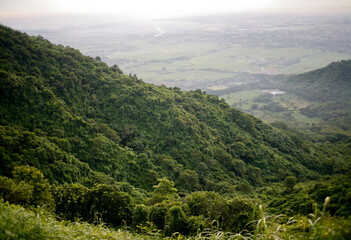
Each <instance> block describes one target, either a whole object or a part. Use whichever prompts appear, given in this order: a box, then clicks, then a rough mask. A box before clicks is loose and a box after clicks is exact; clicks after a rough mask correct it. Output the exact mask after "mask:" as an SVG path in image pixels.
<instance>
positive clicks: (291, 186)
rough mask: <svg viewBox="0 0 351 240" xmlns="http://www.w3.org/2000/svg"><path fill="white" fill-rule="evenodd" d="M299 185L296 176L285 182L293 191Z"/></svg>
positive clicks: (288, 177) (289, 177)
mask: <svg viewBox="0 0 351 240" xmlns="http://www.w3.org/2000/svg"><path fill="white" fill-rule="evenodd" d="M296 183H297V179H296V177H295V176H287V177H286V178H285V180H284V185H285V187H287V188H289V189H290V191H292V190H293V189H294V187H295V185H296Z"/></svg>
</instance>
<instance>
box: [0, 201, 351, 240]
mask: <svg viewBox="0 0 351 240" xmlns="http://www.w3.org/2000/svg"><path fill="white" fill-rule="evenodd" d="M328 203H329V198H327V199H326V201H325V203H324V206H323V208H322V210H319V209H318V208H317V206H316V205H315V207H314V213H311V214H309V216H294V217H287V216H286V215H278V216H276V215H266V214H265V213H264V212H263V210H262V206H260V210H261V211H262V214H263V215H262V216H263V217H262V218H261V219H259V220H258V221H255V222H254V224H255V226H256V228H255V230H254V231H253V232H248V231H246V230H244V231H242V232H240V233H230V232H223V231H221V230H220V229H219V228H218V227H213V228H210V229H205V230H204V231H202V232H201V233H198V234H197V235H196V236H193V237H185V236H182V235H180V234H178V233H174V234H173V235H172V236H170V237H163V236H162V234H161V231H155V229H152V225H150V226H149V227H144V228H143V229H140V230H143V231H142V234H134V233H131V232H130V231H127V230H114V229H112V228H108V227H106V226H105V225H104V224H102V223H98V224H88V223H80V222H68V221H58V220H56V219H55V218H54V217H52V216H50V214H48V213H47V212H45V211H44V210H42V209H36V210H35V212H33V211H29V210H26V209H24V208H22V207H20V206H16V205H11V204H8V203H4V202H3V201H1V202H0V239H3V240H10V239H28V240H31V239H33V240H34V239H35V240H41V239H122V240H124V239H188V240H190V239H194V240H200V239H218V240H227V239H228V240H229V239H230V240H254V239H255V240H258V239H328V240H329V239H330V240H334V239H335V240H346V239H351V230H350V229H351V220H350V219H344V218H336V217H330V216H328V214H327V212H326V208H327V205H328ZM214 225H215V224H214Z"/></svg>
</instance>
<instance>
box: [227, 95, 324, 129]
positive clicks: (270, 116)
mask: <svg viewBox="0 0 351 240" xmlns="http://www.w3.org/2000/svg"><path fill="white" fill-rule="evenodd" d="M263 95H266V96H270V99H271V100H272V101H271V102H268V103H263V102H257V101H255V98H256V97H259V96H263ZM220 97H221V98H223V99H224V100H225V101H226V102H227V103H228V104H230V105H231V106H234V107H236V108H238V109H240V110H242V111H245V112H247V113H250V114H252V115H254V116H256V117H258V118H260V119H262V120H263V121H265V122H268V123H271V122H275V121H284V122H287V123H289V125H290V126H294V127H296V128H300V129H301V128H304V127H309V126H310V125H311V124H313V123H315V124H317V123H320V122H321V121H322V119H320V118H309V117H307V116H305V115H303V114H302V113H301V112H300V109H302V108H305V107H307V106H308V105H310V104H311V102H309V101H307V100H304V99H302V98H299V97H297V96H295V95H293V94H290V93H286V94H281V95H275V96H273V95H269V94H268V93H264V92H262V91H261V90H260V89H252V90H243V91H238V92H233V93H230V94H224V95H221V96H220ZM254 105H256V106H254ZM270 105H277V106H280V107H281V110H279V111H272V110H267V109H265V107H267V106H270Z"/></svg>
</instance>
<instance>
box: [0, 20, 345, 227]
mask: <svg viewBox="0 0 351 240" xmlns="http://www.w3.org/2000/svg"><path fill="white" fill-rule="evenodd" d="M0 96H1V99H0V125H1V126H0V132H1V134H0V160H1V164H0V166H1V168H0V173H1V175H2V176H3V177H1V179H0V180H1V181H2V183H3V187H2V193H1V196H2V197H4V198H5V199H6V198H7V199H12V200H13V199H15V200H14V201H15V202H17V203H25V204H29V205H33V206H35V205H36V204H37V203H38V202H40V201H39V200H38V199H29V198H28V199H27V198H26V197H25V194H23V196H22V195H20V196H19V197H18V198H15V197H14V196H15V195H16V194H15V193H14V192H11V191H12V190H13V188H11V187H6V186H17V187H16V189H17V190H16V191H19V192H21V191H22V193H23V191H24V192H26V191H27V192H31V193H32V192H33V191H34V192H33V194H34V193H35V191H40V188H39V187H38V188H36V186H35V185H34V187H33V186H27V185H26V184H27V183H28V181H27V182H26V179H27V178H26V177H23V176H32V177H33V176H37V177H36V178H35V179H41V180H40V181H42V183H43V184H44V185H45V186H48V185H49V184H50V185H51V186H52V188H51V190H50V191H51V193H50V194H52V198H51V197H49V196H47V197H45V196H46V195H43V199H46V200H45V201H44V202H46V203H50V204H51V205H52V206H53V208H55V207H54V206H56V211H57V213H58V214H61V215H62V216H65V218H68V219H71V220H74V218H75V217H82V218H83V219H87V220H89V221H93V220H94V216H92V215H91V214H92V213H91V212H89V210H90V209H91V207H92V206H95V207H96V208H98V207H99V208H100V209H102V210H99V211H100V212H101V214H102V213H103V212H104V211H106V212H105V214H103V219H105V221H107V222H110V223H113V224H114V225H121V224H122V223H123V222H127V224H129V225H133V224H134V225H137V224H138V223H140V222H143V221H145V219H149V221H150V222H154V223H155V224H156V226H157V227H158V228H160V229H163V228H164V226H165V224H166V223H167V221H168V223H169V224H170V225H171V228H170V230H169V231H171V232H173V231H174V232H175V231H181V232H182V233H184V234H188V233H196V230H197V229H200V228H201V226H202V225H201V224H205V221H204V220H203V218H209V219H217V220H219V219H221V224H222V226H224V228H225V229H227V230H228V231H230V230H233V229H242V228H243V227H245V224H246V223H247V222H249V220H250V218H249V217H248V212H252V211H253V209H255V201H257V200H247V201H244V200H242V199H236V200H235V199H231V200H230V199H229V200H228V199H225V198H224V197H223V196H221V195H219V194H225V195H226V196H231V197H234V196H238V195H242V194H250V193H252V190H253V188H257V187H264V186H268V185H269V184H271V183H280V182H282V181H283V180H284V179H286V178H287V177H294V178H295V179H297V180H298V181H307V180H317V179H321V178H324V177H328V176H330V175H332V174H340V173H342V174H344V173H346V172H347V171H349V170H350V168H349V162H347V160H346V159H345V157H344V156H343V155H341V154H339V153H334V152H332V149H331V147H326V148H324V149H322V147H318V146H316V145H313V144H312V143H310V142H308V141H305V140H302V139H300V138H299V137H297V136H296V135H294V134H292V133H287V132H284V131H283V130H278V129H275V128H273V127H271V126H269V125H267V124H264V123H263V122H262V121H260V120H259V119H257V118H255V117H252V116H250V115H248V114H245V113H243V112H240V111H238V110H236V109H234V108H231V107H230V106H229V105H228V104H226V103H225V101H224V100H221V99H219V98H218V97H217V96H215V95H208V94H206V93H204V92H202V91H201V90H196V91H189V92H183V91H181V90H180V89H179V88H176V87H174V88H166V87H165V86H155V85H151V84H147V83H145V82H143V81H142V80H141V79H139V78H138V77H137V76H127V75H124V74H123V73H122V71H121V70H120V69H119V67H118V66H116V65H114V66H112V67H109V66H107V65H106V64H105V63H103V62H101V60H100V58H99V57H96V58H95V59H93V58H91V57H86V56H83V55H82V54H81V53H80V52H79V51H77V50H75V49H72V48H70V47H63V46H60V45H58V46H57V45H53V44H51V43H50V42H49V41H47V40H45V39H43V38H42V37H40V36H38V37H31V36H28V35H26V34H23V33H20V32H18V31H14V30H11V29H9V28H7V27H4V26H1V27H0ZM27 165H29V166H31V167H35V168H30V167H29V166H27ZM36 169H38V170H36ZM37 171H41V172H42V173H43V174H44V176H45V179H48V182H46V180H44V178H43V176H42V175H41V173H40V172H37ZM26 174H27V175H26ZM28 174H29V175H28ZM23 181H24V183H23ZM5 183H6V184H7V185H6V184H5ZM77 183H79V184H78V185H77ZM11 184H12V185H11ZM16 184H17V185H16ZM21 184H22V185H21ZM63 184H64V185H63ZM97 184H100V185H97ZM157 184H158V185H157ZM174 184H175V185H174ZM44 185H43V186H44ZM153 186H154V187H153ZM174 187H175V188H174ZM43 188H44V187H43ZM176 188H177V189H178V190H179V191H180V192H179V195H178V193H177V189H176ZM9 189H12V190H9ZM21 189H22V190H21ZM153 189H154V191H153V193H151V192H152V190H153ZM200 190H202V191H205V190H206V191H209V192H197V193H192V192H194V191H200ZM13 191H14V190H13ZM210 191H211V192H210ZM189 193H192V194H191V195H189ZM11 194H13V195H11ZM47 194H49V193H47ZM50 194H49V195H50ZM72 194H73V195H74V194H77V196H76V198H74V197H73V199H75V200H74V203H75V205H74V204H73V203H71V202H70V200H69V198H70V197H69V196H72ZM28 196H29V195H28ZM33 196H34V195H33ZM21 197H22V198H21ZM179 197H185V200H183V201H180V202H177V203H175V204H174V203H173V204H171V203H170V202H169V201H168V202H167V201H166V202H165V201H164V200H172V201H178V200H177V199H179ZM99 198H101V201H100V202H99V203H97V202H96V201H95V200H96V199H99ZM102 199H104V200H102ZM206 199H213V201H217V203H218V208H220V210H218V209H217V210H214V209H212V208H211V210H209V209H206V203H203V205H201V204H200V202H201V201H202V202H205V201H206ZM323 200H324V199H322V201H323ZM65 201H67V202H65ZM184 202H186V204H187V207H185V205H184V204H185V203H184ZM138 203H144V204H146V203H148V204H149V205H150V206H151V205H152V207H153V208H154V210H153V211H154V212H152V210H147V209H148V208H147V207H146V206H145V205H137V206H136V208H135V209H134V207H135V204H138ZM341 203H342V204H343V202H341ZM50 204H48V205H50ZM70 204H73V205H70ZM99 204H100V205H99ZM153 204H154V205H153ZM157 204H158V205H157ZM221 204H222V205H223V207H220V206H222V205H221ZM224 206H227V208H228V209H230V210H228V211H226V210H225V209H227V208H225V207H224ZM152 207H151V208H152ZM87 209H89V210H88V211H87ZM106 209H107V210H106ZM133 209H134V210H133ZM238 209H244V211H245V214H243V215H240V216H239V215H236V214H237V210H238ZM94 211H95V210H94ZM133 211H134V212H133ZM135 211H136V212H135ZM148 211H149V212H148ZM150 211H151V212H150ZM335 211H337V210H335ZM183 212H185V213H183ZM344 212H346V214H341V215H348V211H344ZM116 213H118V214H116ZM132 213H133V214H132ZM138 214H139V215H138ZM143 214H144V215H143ZM145 214H146V215H145ZM167 214H168V215H167ZM182 214H184V216H183V215H182ZM132 215H133V216H134V218H132V217H131V216H132ZM185 215H188V216H193V219H192V220H191V221H192V222H191V221H190V220H189V219H188V218H187V217H186V216H185ZM136 216H139V219H138V218H137V217H136ZM143 216H144V218H143ZM171 216H178V217H179V218H181V219H183V220H184V222H183V223H182V224H183V225H184V226H183V227H182V226H181V224H180V223H179V224H178V225H174V226H173V225H172V223H174V222H172V221H173V220H172V217H171ZM200 216H202V217H200ZM258 216H259V215H257V217H258ZM239 218H243V220H242V221H241V220H240V221H239V220H238V219H239ZM185 219H187V220H186V221H185ZM234 220H235V221H234ZM165 221H166V222H165ZM189 221H190V222H189ZM233 221H234V222H233ZM191 223H192V224H193V225H191ZM172 226H173V227H172Z"/></svg>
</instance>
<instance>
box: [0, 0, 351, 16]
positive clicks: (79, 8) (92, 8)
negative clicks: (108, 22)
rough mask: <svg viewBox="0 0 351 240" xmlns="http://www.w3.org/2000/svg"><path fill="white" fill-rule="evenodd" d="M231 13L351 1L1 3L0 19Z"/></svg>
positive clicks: (333, 8) (331, 9)
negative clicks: (85, 15)
mask: <svg viewBox="0 0 351 240" xmlns="http://www.w3.org/2000/svg"><path fill="white" fill-rule="evenodd" d="M231 12H282V13H286V12H292V13H343V14H345V13H350V14H351V0H95V1H93V0H0V19H4V18H17V17H24V16H42V15H46V16H47V15H55V14H108V15H116V16H117V15H118V16H128V17H131V18H133V17H137V18H166V17H178V16H188V15H200V14H217V13H231Z"/></svg>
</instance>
